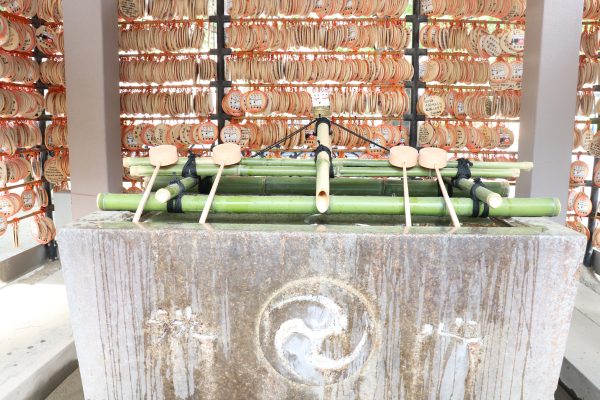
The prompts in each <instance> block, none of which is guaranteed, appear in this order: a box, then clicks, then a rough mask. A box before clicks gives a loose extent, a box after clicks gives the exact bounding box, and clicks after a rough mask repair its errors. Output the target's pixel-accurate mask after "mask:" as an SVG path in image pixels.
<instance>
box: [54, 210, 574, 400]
mask: <svg viewBox="0 0 600 400" xmlns="http://www.w3.org/2000/svg"><path fill="white" fill-rule="evenodd" d="M110 219H111V220H112V221H109V222H103V221H102V220H103V214H102V213H99V214H95V215H94V218H93V220H92V219H90V220H89V221H87V222H86V221H82V222H79V223H77V224H75V225H73V226H72V227H70V228H66V229H65V230H63V232H62V234H61V236H60V246H61V254H62V259H63V265H64V275H65V282H66V284H67V289H68V295H69V301H70V306H71V318H72V322H73V326H74V334H75V341H76V345H77V350H78V355H79V362H80V367H81V375H82V379H83V384H84V388H85V393H86V399H94V400H95V399H98V400H100V399H163V398H165V399H219V400H231V399H278V400H279V399H372V400H382V399H415V400H421V399H462V398H465V399H485V400H489V399H527V400H535V399H551V398H552V394H553V392H554V390H555V388H556V383H557V381H558V376H559V373H560V366H561V360H562V356H563V353H564V349H565V343H566V339H567V334H568V328H569V321H570V317H571V312H572V309H573V303H574V299H575V294H576V290H577V276H576V275H577V272H576V271H577V267H578V264H579V262H580V260H581V259H582V257H583V250H584V238H583V237H582V236H579V235H576V234H574V233H572V232H571V231H569V230H567V229H564V228H562V227H560V226H558V225H554V224H552V223H550V222H547V221H545V220H540V219H535V220H533V219H529V220H527V219H526V220H520V221H521V222H524V223H525V224H529V226H527V227H523V226H521V227H504V228H497V227H491V228H462V229H459V230H458V231H454V230H452V229H449V228H433V227H430V228H427V227H422V228H414V229H412V230H411V231H410V233H406V234H404V233H403V228H399V227H392V226H388V227H383V226H379V227H373V226H371V227H365V226H337V225H327V226H317V225H313V226H307V225H275V224H270V225H260V224H254V225H252V224H216V225H213V226H211V227H208V228H205V227H202V226H200V225H198V224H190V223H186V224H174V223H171V224H167V223H161V222H147V223H144V224H142V225H134V224H132V223H129V222H116V220H118V216H117V218H114V214H112V217H111V218H110Z"/></svg>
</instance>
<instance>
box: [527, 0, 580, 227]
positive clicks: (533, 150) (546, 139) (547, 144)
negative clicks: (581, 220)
mask: <svg viewBox="0 0 600 400" xmlns="http://www.w3.org/2000/svg"><path fill="white" fill-rule="evenodd" d="M582 14H583V0H569V1H564V0H535V1H528V2H527V22H526V37H525V56H524V76H523V98H522V102H521V105H522V106H521V135H520V136H521V137H520V141H519V159H520V161H533V162H534V163H535V168H534V170H533V172H531V173H524V174H523V176H522V177H521V178H520V179H519V183H518V185H517V196H519V197H530V196H531V197H557V198H559V199H560V200H561V202H562V204H563V210H562V213H561V215H560V216H559V217H558V218H557V220H559V221H560V222H564V221H565V218H566V200H567V193H568V187H569V166H570V163H571V150H572V147H573V124H574V119H575V99H576V91H577V75H578V66H579V41H580V36H581V20H582Z"/></svg>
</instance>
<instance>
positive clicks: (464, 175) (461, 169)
mask: <svg viewBox="0 0 600 400" xmlns="http://www.w3.org/2000/svg"><path fill="white" fill-rule="evenodd" d="M456 162H457V163H458V167H457V171H456V176H455V177H454V178H453V179H452V185H453V186H454V187H458V180H459V179H471V167H472V166H473V163H472V162H471V161H469V160H467V159H466V158H459V159H458V160H456Z"/></svg>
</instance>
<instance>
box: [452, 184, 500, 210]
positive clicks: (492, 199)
mask: <svg viewBox="0 0 600 400" xmlns="http://www.w3.org/2000/svg"><path fill="white" fill-rule="evenodd" d="M444 180H445V182H446V183H451V180H450V179H449V178H445V179H444ZM456 184H457V185H458V187H459V188H461V189H463V190H464V191H466V192H467V193H469V194H470V193H471V189H472V188H473V186H474V185H475V182H473V181H472V180H469V179H457V180H456ZM475 196H477V198H478V199H479V200H481V201H483V202H484V203H486V204H487V205H488V206H490V207H491V208H498V207H500V206H501V205H502V196H500V195H499V194H498V193H494V192H492V191H491V190H489V189H487V188H484V187H482V186H479V187H478V188H477V189H476V190H475Z"/></svg>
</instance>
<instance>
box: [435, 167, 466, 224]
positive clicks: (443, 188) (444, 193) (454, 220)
mask: <svg viewBox="0 0 600 400" xmlns="http://www.w3.org/2000/svg"><path fill="white" fill-rule="evenodd" d="M435 173H436V175H437V179H438V183H439V184H440V189H441V191H442V196H444V201H445V202H446V207H447V208H448V211H449V212H450V218H452V224H454V227H456V228H460V221H459V220H458V216H457V215H456V211H455V210H454V205H453V204H452V201H450V196H448V191H447V190H446V185H445V184H444V180H443V178H442V174H441V173H440V169H439V168H437V167H436V169H435Z"/></svg>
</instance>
